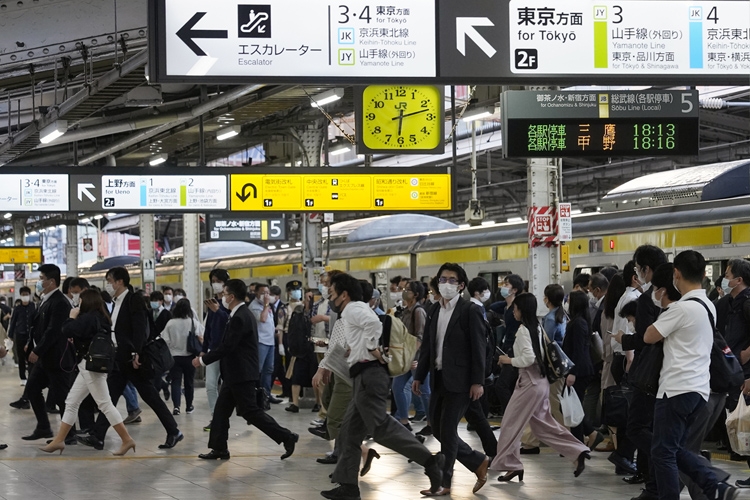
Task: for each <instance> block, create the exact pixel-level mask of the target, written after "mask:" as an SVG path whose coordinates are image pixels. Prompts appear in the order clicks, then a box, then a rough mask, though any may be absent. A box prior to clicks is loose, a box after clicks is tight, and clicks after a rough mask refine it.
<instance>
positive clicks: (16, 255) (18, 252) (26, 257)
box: [0, 247, 44, 264]
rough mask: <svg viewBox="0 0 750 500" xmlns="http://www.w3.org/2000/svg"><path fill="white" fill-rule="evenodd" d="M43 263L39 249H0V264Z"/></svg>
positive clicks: (40, 249)
mask: <svg viewBox="0 0 750 500" xmlns="http://www.w3.org/2000/svg"><path fill="white" fill-rule="evenodd" d="M41 262H44V258H43V257H42V248H41V247H0V264H39V263H41Z"/></svg>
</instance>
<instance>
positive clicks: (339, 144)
mask: <svg viewBox="0 0 750 500" xmlns="http://www.w3.org/2000/svg"><path fill="white" fill-rule="evenodd" d="M351 150H352V143H351V142H349V141H348V140H346V139H344V138H343V137H336V138H335V139H334V140H332V141H331V142H330V143H329V144H328V154H329V155H330V156H338V155H342V154H344V153H348V152H349V151H351Z"/></svg>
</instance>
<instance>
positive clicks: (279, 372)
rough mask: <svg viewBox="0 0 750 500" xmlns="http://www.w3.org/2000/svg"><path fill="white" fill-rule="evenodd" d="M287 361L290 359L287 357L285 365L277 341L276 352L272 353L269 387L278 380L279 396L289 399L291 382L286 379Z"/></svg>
mask: <svg viewBox="0 0 750 500" xmlns="http://www.w3.org/2000/svg"><path fill="white" fill-rule="evenodd" d="M289 359H291V357H290V356H287V363H286V364H285V363H284V358H283V357H282V356H281V353H280V352H279V341H278V339H277V340H276V352H275V353H274V361H273V378H272V379H271V385H272V386H273V381H274V380H276V379H278V380H279V383H281V395H282V396H286V397H290V396H291V394H292V381H291V380H288V379H287V378H286V370H287V368H289V365H288V363H289V361H288V360H289Z"/></svg>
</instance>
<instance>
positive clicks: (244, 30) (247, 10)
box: [237, 5, 271, 38]
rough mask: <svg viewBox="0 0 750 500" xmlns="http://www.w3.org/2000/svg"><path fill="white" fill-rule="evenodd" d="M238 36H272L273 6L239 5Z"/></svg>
mask: <svg viewBox="0 0 750 500" xmlns="http://www.w3.org/2000/svg"><path fill="white" fill-rule="evenodd" d="M237 36H239V37H240V38H271V6H270V5H238V6H237Z"/></svg>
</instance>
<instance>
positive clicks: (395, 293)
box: [388, 292, 403, 304]
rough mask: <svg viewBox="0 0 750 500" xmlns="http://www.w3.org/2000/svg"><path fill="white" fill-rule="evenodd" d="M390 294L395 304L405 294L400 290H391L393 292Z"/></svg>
mask: <svg viewBox="0 0 750 500" xmlns="http://www.w3.org/2000/svg"><path fill="white" fill-rule="evenodd" d="M388 295H389V297H390V298H391V302H393V303H394V304H395V303H396V302H398V301H399V300H401V296H402V295H403V294H401V293H398V292H391V293H390V294H388Z"/></svg>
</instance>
